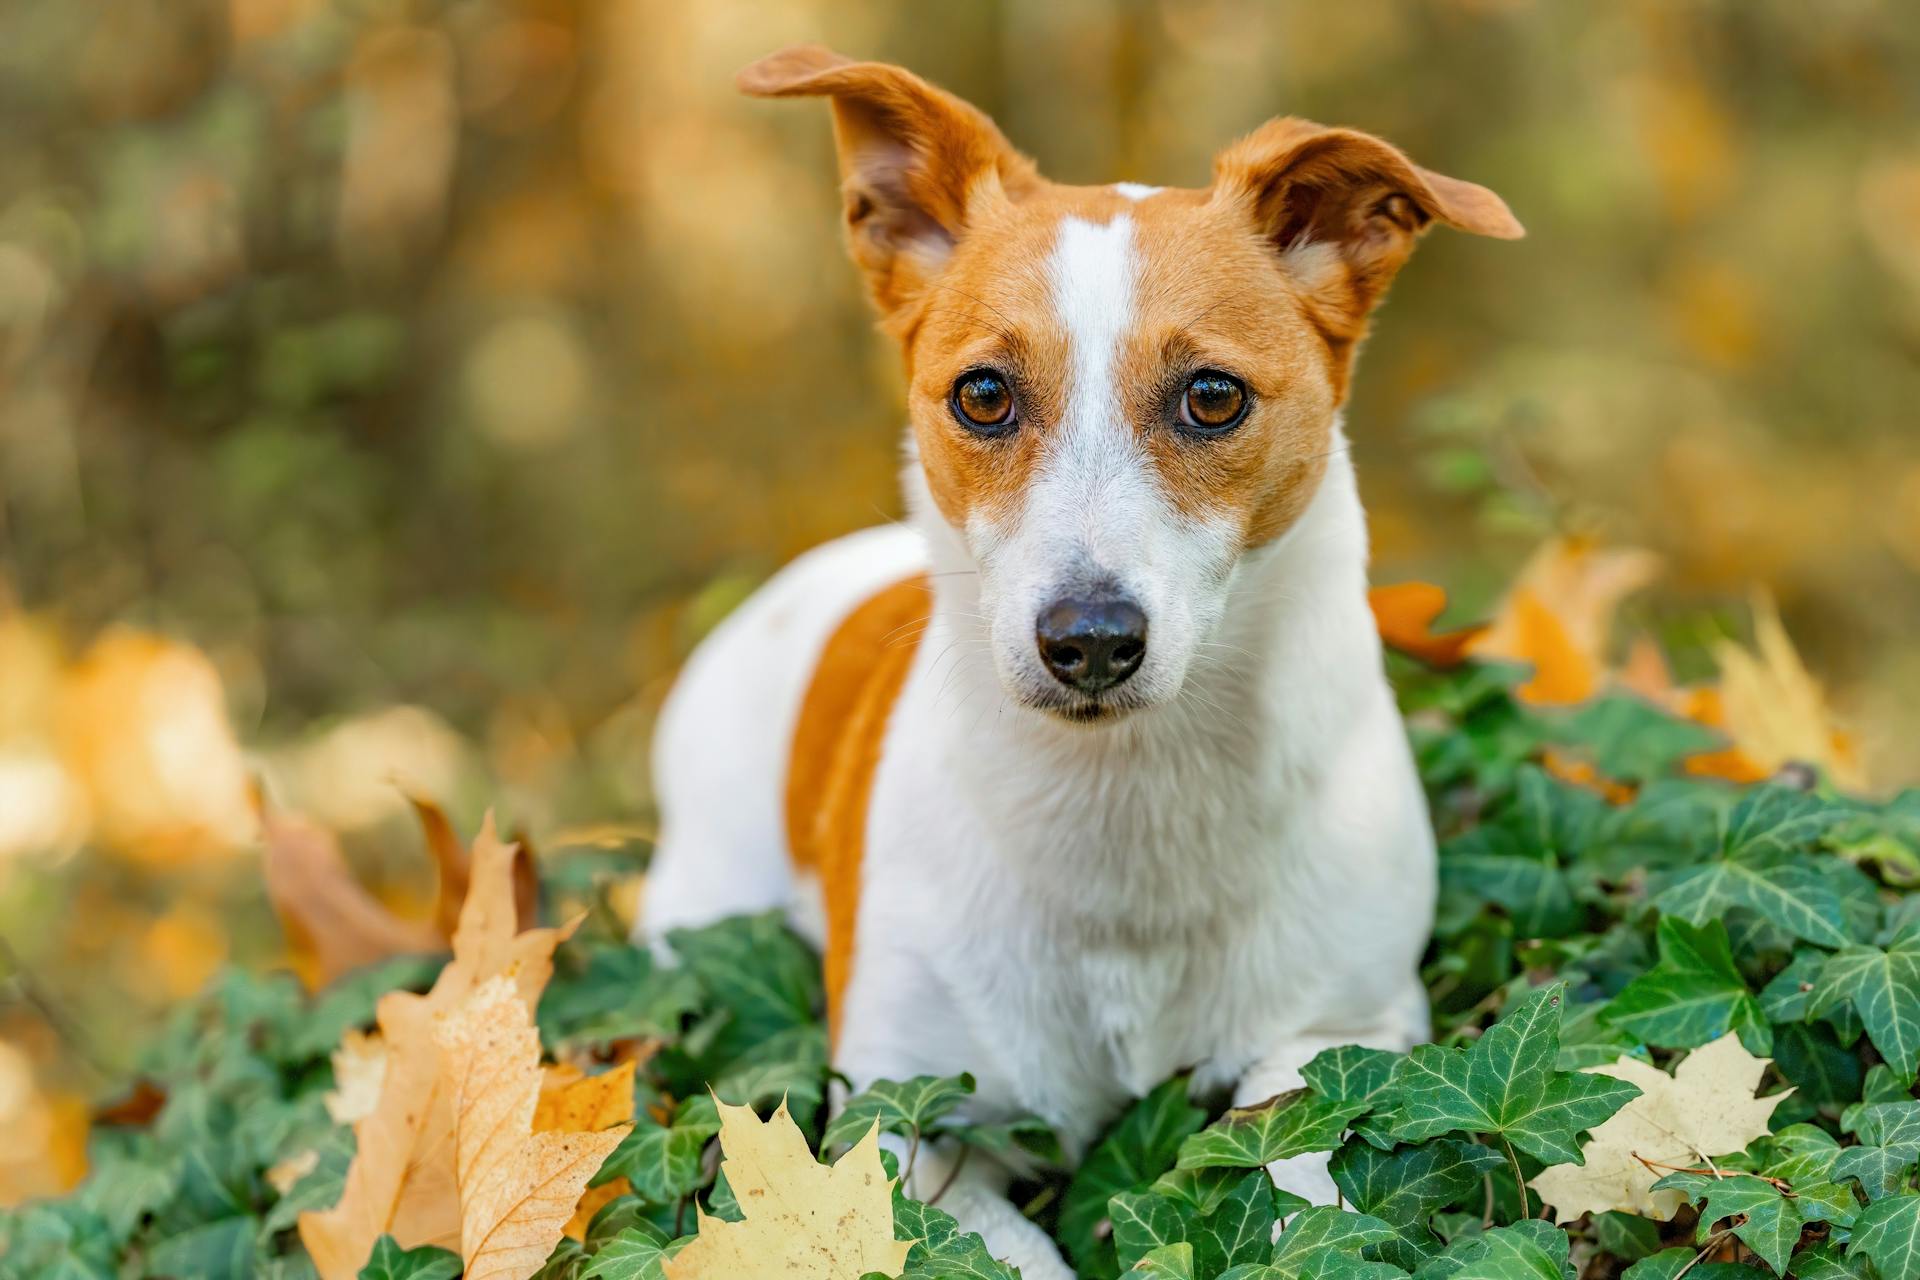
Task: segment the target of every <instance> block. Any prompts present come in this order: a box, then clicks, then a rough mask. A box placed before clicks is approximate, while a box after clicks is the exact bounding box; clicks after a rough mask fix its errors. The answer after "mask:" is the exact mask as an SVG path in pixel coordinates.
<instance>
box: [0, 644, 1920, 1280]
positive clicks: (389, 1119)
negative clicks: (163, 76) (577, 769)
mask: <svg viewBox="0 0 1920 1280" xmlns="http://www.w3.org/2000/svg"><path fill="white" fill-rule="evenodd" d="M1396 661H1398V660H1397V659H1396ZM1397 674H1398V677H1399V685H1400V689H1401V694H1402V700H1403V704H1404V706H1405V708H1406V710H1407V713H1408V717H1409V724H1410V726H1411V728H1412V732H1413V734H1414V737H1415V742H1416V746H1417V749H1418V755H1419V759H1420V763H1421V768H1422V771H1423V774H1424V776H1425V779H1426V782H1427V785H1428V788H1429V794H1430V797H1431V800H1432V803H1433V809H1434V816H1435V820H1436V822H1437V824H1438V826H1439V830H1440V834H1441V837H1442V854H1441V877H1442V901H1441V911H1440V919H1439V924H1438V929H1437V933H1436V937H1435V940H1434V943H1433V946H1432V949H1431V951H1430V952H1429V955H1428V960H1427V968H1426V977H1427V980H1428V984H1429V988H1430V990H1431V993H1432V996H1433V1002H1434V1011H1435V1031H1436V1035H1437V1037H1438V1043H1436V1044H1434V1045H1430V1046H1424V1047H1421V1048H1419V1049H1416V1050H1415V1051H1414V1052H1413V1053H1411V1054H1408V1055H1398V1054H1391V1053H1385V1052H1381V1051H1377V1050H1365V1049H1357V1048H1347V1049H1336V1050H1333V1051H1330V1052H1328V1053H1326V1054H1323V1055H1321V1056H1320V1057H1319V1058H1318V1059H1316V1060H1315V1061H1314V1063H1313V1064H1312V1066H1311V1067H1310V1068H1309V1069H1308V1071H1307V1087H1306V1088H1305V1089H1303V1090H1300V1091H1298V1092H1296V1093H1293V1094H1288V1095H1283V1096H1281V1097H1279V1098H1276V1099H1274V1100H1272V1101H1271V1102H1269V1103H1267V1104H1265V1105H1263V1106H1260V1107H1256V1108H1251V1109H1248V1110H1241V1111H1227V1112H1224V1113H1222V1112H1220V1111H1218V1110H1216V1109H1214V1106H1213V1105H1212V1104H1211V1103H1210V1100H1208V1099H1191V1098H1189V1095H1188V1090H1187V1087H1186V1082H1185V1081H1184V1080H1183V1079H1179V1078H1176V1079H1174V1080H1170V1081H1168V1082H1166V1083H1165V1084H1164V1085H1162V1086H1161V1087H1160V1088H1158V1089H1156V1090H1154V1091H1153V1092H1152V1093H1151V1094H1149V1095H1148V1096H1147V1097H1145V1098H1143V1099H1141V1100H1139V1102H1137V1103H1136V1104H1135V1105H1134V1106H1133V1107H1132V1108H1131V1109H1130V1110H1128V1111H1127V1112H1126V1113H1125V1114H1124V1115H1122V1116H1121V1117H1119V1118H1118V1119H1117V1121H1116V1122H1115V1124H1114V1125H1113V1127H1112V1129H1111V1130H1110V1131H1109V1133H1108V1134H1107V1135H1106V1137H1105V1138H1104V1140H1102V1141H1101V1142H1100V1143H1099V1144H1098V1145H1097V1146H1096V1147H1095V1148H1094V1149H1093V1150H1092V1151H1091V1152H1090V1153H1089V1154H1088V1155H1087V1157H1086V1158H1085V1159H1084V1160H1083V1161H1082V1162H1081V1163H1080V1164H1079V1167H1078V1168H1077V1170H1074V1171H1067V1170H1064V1169H1061V1168H1060V1167H1059V1149H1058V1144H1057V1143H1056V1142H1055V1141H1054V1139H1053V1137H1052V1135H1051V1134H1050V1132H1049V1131H1048V1130H1047V1128H1046V1126H1045V1125H1044V1124H1042V1123H1040V1122H1039V1121H1037V1120H1030V1119H1029V1120H1018V1119H1016V1120H1014V1121H1011V1122H1006V1123H999V1124H991V1125H988V1124H980V1123H974V1122H971V1121H970V1120H969V1119H968V1118H967V1108H966V1105H965V1104H966V1101H967V1097H968V1094H969V1092H970V1091H971V1089H972V1083H971V1081H970V1080H968V1079H966V1078H965V1077H956V1078H953V1079H947V1080H935V1079H918V1080H913V1081H900V1082H888V1083H883V1084H880V1085H877V1086H876V1087H875V1088H873V1089H872V1090H870V1091H869V1092H867V1093H866V1094H864V1095H861V1096H859V1097H857V1098H855V1099H853V1100H852V1102H851V1103H850V1105H849V1106H848V1107H847V1108H846V1109H845V1110H844V1111H843V1112H841V1113H840V1114H839V1115H837V1116H835V1117H832V1118H831V1119H829V1117H828V1116H827V1114H826V1110H825V1107H824V1103H825V1099H826V1097H827V1091H828V1088H829V1083H830V1079H831V1073H830V1071H829V1069H828V1065H827V1041H826V1033H825V1029H824V1025H823V1021H822V993H821V982H820V974H819V966H818V960H817V957H816V956H815V955H814V954H813V953H812V952H811V951H810V950H809V949H808V948H807V946H806V945H805V944H804V943H803V942H802V941H801V940H799V939H798V938H797V937H795V936H794V935H793V934H791V933H790V932H789V931H788V930H787V929H786V928H785V927H784V926H783V925H782V923H781V922H780V921H779V920H778V919H777V918H774V917H757V918H745V919H738V920H732V921H728V922H725V923H722V924H719V925H716V926H713V927H711V928H707V929H703V930H699V931H696V932H690V933H686V934H682V935H679V936H678V937H676V938H675V940H674V941H675V946H676V948H677V951H678V954H679V955H680V957H681V958H682V964H681V965H680V966H679V967H677V968H673V969H670V970H669V969H662V968H659V967H657V966H656V965H655V964H654V963H653V962H652V961H651V959H650V958H649V956H648V955H647V954H646V953H645V952H644V951H641V950H637V949H635V948H633V947H631V946H629V945H627V943H626V942H625V941H624V940H623V937H622V929H621V928H620V926H619V923H618V921H617V918H616V913H615V912H614V911H613V910H612V909H611V907H610V906H609V903H608V900H607V891H608V886H609V885H610V884H612V883H613V882H615V881H616V880H617V878H618V875H619V873H621V872H622V871H626V870H631V868H626V867H622V866H619V865H616V862H615V861H614V860H612V859H609V858H606V857H604V856H598V855H589V854H582V855H579V856H577V857H568V858H562V859H557V860H552V861H549V862H548V863H546V864H545V865H544V867H543V869H542V873H543V876H544V883H543V885H542V886H541V890H542V892H541V895H540V896H541V899H542V902H541V905H540V907H539V908H538V912H537V913H538V914H542V915H544V917H545V922H546V926H545V927H532V926H534V925H535V923H536V922H535V921H534V920H531V919H529V918H528V917H529V916H530V915H534V914H536V908H535V907H534V905H533V903H532V902H531V900H530V895H529V894H528V893H527V891H526V889H527V886H526V884H525V883H524V868H525V865H526V864H525V861H524V860H523V859H522V860H516V859H515V858H514V855H513V853H512V851H511V849H510V847H509V846H507V845H505V844H503V843H501V842H499V841H497V840H495V839H493V837H492V835H491V830H490V829H489V830H488V831H485V832H483V833H482V835H481V837H480V839H479V840H478V841H476V843H475V845H474V849H473V854H472V860H471V865H470V868H467V867H465V866H462V867H461V869H460V877H461V878H462V879H463V881H464V879H465V878H466V877H467V875H468V873H469V870H470V878H471V886H470V887H468V888H466V890H465V899H464V904H463V906H462V908H461V910H460V913H459V916H458V919H457V922H456V921H454V920H452V919H449V920H448V921H447V924H448V925H449V926H450V927H449V928H448V929H447V930H446V932H447V933H449V934H450V936H451V940H452V948H451V950H452V959H451V960H448V959H446V957H444V956H442V957H430V958H418V957H395V958H389V959H384V960H381V961H379V962H377V963H374V964H371V965H368V966H364V967H360V968H357V969H354V970H352V971H351V972H348V973H346V974H345V975H344V976H341V977H339V978H337V979H335V980H333V981H332V982H330V983H329V984H328V985H325V986H324V987H322V988H321V989H320V990H318V991H317V992H309V991H307V990H306V989H305V988H304V987H303V986H302V984H301V983H300V982H299V981H297V980H296V979H295V978H294V977H292V976H291V975H287V974H273V975H258V974H249V973H244V972H238V971H235V972H230V973H228V974H226V975H224V976H223V977H222V978H221V979H220V980H219V981H218V982H217V983H216V984H215V985H214V987H213V988H212V989H211V990H209V991H208V992H207V993H206V995H205V996H204V997H203V998H202V999H200V1000H199V1001H198V1002H196V1003H195V1004H193V1005H192V1006H191V1007H188V1008H185V1009H183V1010H181V1011H180V1013H179V1014H178V1016H177V1018H176V1020H175V1022H174V1024H173V1025H172V1027H171V1028H170V1029H169V1030H168V1032H167V1033H166V1034H165V1035H163V1036H162V1037H161V1038H160V1039H159V1040H158V1041H157V1042H156V1043H154V1044H153V1045H151V1046H150V1047H149V1048H148V1050H147V1052H146V1053H145V1055H144V1058H143V1062H142V1076H141V1081H140V1085H139V1088H138V1089H137V1090H136V1091H135V1093H134V1095H133V1096H132V1097H130V1098H129V1100H128V1103H127V1104H126V1105H125V1106H123V1107H121V1108H117V1109H115V1110H114V1111H112V1112H109V1113H106V1114H104V1115H102V1116H101V1117H99V1118H98V1121H97V1123H96V1127H95V1129H94V1134H93V1138H92V1149H91V1161H92V1169H93V1171H92V1173H91V1176H90V1177H89V1178H88V1180H87V1181H86V1182H85V1183H84V1184H83V1185H82V1186H81V1187H80V1188H79V1190H78V1191H77V1192H76V1193H75V1194H73V1195H72V1196H70V1197H68V1198H66V1199H64V1200H57V1201H46V1202H41V1203H36V1204H31V1205H28V1206H26V1207H23V1208H21V1209H18V1210H15V1211H12V1212H10V1213H8V1214H6V1215H5V1216H4V1217H0V1276H4V1277H9V1278H11V1277H44V1276H57V1277H63V1278H66V1280H106V1278H108V1277H118V1276H161V1277H195V1278H199V1277H248V1276H259V1277H287V1278H291V1277H308V1276H316V1275H317V1276H320V1277H323V1280H336V1277H353V1276H361V1277H374V1278H376V1280H398V1278H399V1277H412V1278H414V1280H424V1278H427V1277H439V1278H442V1280H445V1278H450V1277H453V1276H456V1275H460V1274H462V1273H463V1271H464V1273H465V1274H467V1275H468V1276H473V1277H478V1276H488V1277H522V1278H524V1277H528V1276H534V1275H538V1276H542V1277H549V1278H551V1280H561V1278H563V1277H566V1278H572V1280H589V1278H590V1277H603V1278H619V1277H633V1278H637V1277H647V1278H650V1280H698V1278H700V1277H720V1276H726V1277H740V1276H743V1275H794V1276H820V1277H828V1276H844V1277H846V1280H860V1277H862V1276H863V1275H876V1274H877V1275H881V1276H901V1277H906V1278H907V1280H936V1278H944V1277H970V1278H974V1280H991V1278H999V1280H1010V1278H1011V1277H1012V1276H1013V1275H1014V1272H1013V1271H1012V1270H1011V1269H1009V1268H1007V1267H1005V1266H1003V1265H1002V1264H999V1263H997V1262H995V1261H993V1260H992V1259H991V1258H990V1257H989V1256H988V1255H987V1254H986V1252H985V1250H984V1248H983V1247H982V1246H981V1245H980V1243H979V1241H978V1240H977V1239H976V1238H974V1237H970V1236H967V1235H964V1234H961V1233H960V1232H959V1231H958V1229H957V1227H956V1224H955V1223H954V1221H953V1220H952V1219H951V1218H950V1217H949V1216H948V1215H946V1214H945V1213H944V1212H942V1211H941V1209H940V1208H939V1206H938V1205H937V1204H931V1205H929V1204H922V1203H919V1202H915V1201H911V1200H908V1199H906V1198H904V1197H903V1196H901V1195H900V1194H899V1192H898V1191H895V1190H893V1189H892V1188H891V1186H890V1184H889V1178H890V1177H891V1176H893V1175H895V1174H897V1173H898V1167H897V1162H896V1161H895V1160H894V1157H893V1155H892V1154H891V1153H883V1152H881V1151H880V1150H879V1149H878V1147H877V1145H876V1143H875V1141H874V1136H873V1135H874V1131H875V1130H876V1129H878V1130H881V1131H885V1132H888V1133H893V1134H897V1135H900V1136H901V1137H903V1138H905V1139H906V1140H907V1142H908V1148H909V1150H910V1151H918V1150H920V1149H923V1148H924V1147H925V1146H926V1145H927V1144H929V1143H934V1142H940V1143H950V1144H958V1145H961V1146H967V1147H976V1148H982V1149H984V1150H986V1151H988V1152H990V1153H992V1154H995V1155H1000V1156H1004V1155H1008V1154H1011V1153H1017V1154H1018V1156H1019V1157H1020V1159H1021V1160H1022V1161H1023V1162H1024V1163H1025V1164H1026V1165H1027V1166H1029V1167H1030V1168H1031V1169H1032V1170H1033V1176H1032V1177H1031V1178H1030V1179H1029V1180H1028V1181H1027V1182H1025V1183H1024V1184H1022V1186H1021V1187H1020V1188H1019V1190H1020V1193H1021V1199H1022V1203H1023V1205H1024V1207H1025V1209H1026V1211H1027V1212H1028V1213H1029V1214H1030V1215H1031V1216H1032V1217H1034V1218H1035V1219H1036V1220H1037V1221H1039V1222H1041V1223H1042V1224H1043V1225H1045V1226H1046V1228H1047V1229H1048V1230H1049V1231H1051V1232H1052V1233H1053V1234H1054V1235H1055V1237H1056V1238H1057V1239H1058V1240H1059V1241H1060V1242H1061V1244H1062V1246H1063V1248H1064V1250H1065V1251H1066V1253H1067V1254H1068V1256H1069V1257H1070V1258H1071V1259H1072V1260H1073V1261H1074V1263H1075V1265H1076V1267H1077V1268H1078V1270H1079V1271H1080V1274H1082V1275H1083V1276H1087V1277H1096V1278H1104V1277H1114V1276H1118V1275H1120V1274H1121V1273H1123V1272H1126V1273H1133V1274H1141V1275H1147V1276H1159V1277H1179V1278H1181V1280H1222V1278H1225V1280H1401V1278H1402V1277H1405V1276H1412V1277H1415V1278H1416V1280H1566V1278H1569V1277H1573V1276H1575V1275H1576V1274H1577V1275H1580V1276H1590V1277H1603V1278H1610V1277H1613V1276H1616V1275H1621V1274H1624V1275H1625V1276H1626V1277H1627V1278H1628V1280H1679V1278H1680V1277H1681V1276H1682V1275H1683V1274H1686V1275H1690V1276H1694V1277H1696V1280H1765V1277H1767V1276H1769V1275H1775V1276H1796V1277H1805V1278H1806V1280H1844V1278H1845V1277H1855V1278H1857V1280H1915V1277H1920V1190H1916V1181H1915V1180H1916V1173H1917V1169H1916V1165H1917V1164H1920V1101H1916V1099H1915V1096H1914V1083H1915V1074H1916V1068H1920V896H1917V895H1914V894H1913V893H1912V892H1911V891H1910V890H1911V886H1912V885H1913V884H1914V882H1915V880H1916V878H1917V877H1920V793H1907V794H1905V795H1903V796H1900V797H1898V798H1896V799H1895V800H1893V801H1891V802H1889V803H1886V804H1868V803H1864V802H1860V801H1856V800H1853V799H1849V798H1846V797H1844V796H1842V795H1840V794H1837V793H1835V792H1834V791H1832V790H1831V789H1830V788H1829V787H1828V785H1827V784H1826V783H1825V782H1824V781H1823V780H1822V778H1821V777H1819V776H1818V775H1816V774H1815V773H1814V772H1813V771H1812V770H1788V771H1786V772H1785V773H1784V774H1783V775H1781V776H1780V777H1778V778H1776V779H1775V780H1773V781H1771V782H1767V783H1762V784H1757V785H1748V786H1740V785H1735V784H1732V783H1729V782H1726V781H1723V780H1717V779H1708V778H1702V777H1696V776H1689V774H1688V772H1687V769H1686V768H1685V762H1686V761H1688V760H1698V759H1700V758H1701V753H1703V752H1707V751H1710V750H1712V749H1713V747H1714V745H1715V739H1714V737H1713V735H1712V734H1710V733H1708V732H1707V731H1705V730H1703V729H1702V728H1701V727H1700V726H1699V725H1697V724H1694V723H1690V722H1688V721H1685V720H1680V719H1675V718H1671V717H1669V716H1668V715H1667V714H1666V713H1665V712H1664V711H1661V710H1659V709H1656V708H1655V707H1654V706H1653V705H1652V704H1651V703H1649V702H1645V701H1641V700H1638V699H1636V698H1633V697H1629V696H1627V695H1624V694H1611V695H1605V696H1601V697H1599V698H1598V699H1596V700H1591V701H1588V702H1586V703H1584V704H1583V705H1581V706H1580V707H1578V708H1575V709H1571V710H1552V709H1547V708H1542V707H1538V706H1534V705H1530V704H1529V703H1528V702H1527V701H1526V700H1523V699H1522V698H1520V697H1517V696H1516V689H1517V688H1519V686H1520V682H1521V681H1522V680H1523V679H1524V678H1525V673H1524V672H1522V671H1519V670H1516V669H1513V668H1508V667H1503V666H1499V665H1493V664H1470V665H1465V666H1461V667H1457V668H1455V669H1452V670H1448V671H1435V670H1430V669H1427V668H1424V667H1418V666H1415V665H1413V664H1411V663H1409V664H1407V665H1406V666H1405V668H1404V669H1403V670H1400V671H1399V672H1398V673H1397ZM1543 765H1544V766H1546V767H1543ZM516 866H518V867H520V868H522V872H523V874H522V876H521V883H520V885H519V886H518V890H516V883H515V870H514V869H515V867H516ZM581 913H584V918H583V919H579V920H578V921H577V922H576V923H574V924H572V925H571V927H569V926H568V925H565V924H559V923H558V922H560V921H570V920H573V918H574V917H575V916H577V915H580V914H581ZM1310 1152H1330V1153H1332V1154H1331V1158H1332V1172H1333V1175H1334V1179H1335V1182H1336V1183H1337V1184H1338V1186H1339V1188H1340V1190H1341V1193H1342V1203H1341V1204H1340V1205H1339V1206H1324V1207H1312V1208H1305V1207H1303V1206H1302V1204H1301V1203H1300V1202H1298V1201H1296V1200H1294V1199H1293V1198H1291V1197H1289V1196H1288V1195H1286V1194H1285V1193H1283V1192H1280V1191H1277V1190H1276V1189H1275V1188H1274V1187H1273V1186H1272V1184H1271V1182H1270V1181H1269V1180H1268V1178H1267V1177H1266V1175H1265V1173H1264V1171H1263V1170H1262V1166H1263V1165H1264V1164H1265V1163H1266V1162H1268V1161H1271V1160H1274V1159H1279V1158H1283V1157H1288V1156H1293V1155H1299V1154H1305V1153H1310ZM909 1158H912V1157H911V1156H909ZM936 1199H937V1197H936ZM1281 1222H1284V1223H1285V1227H1284V1230H1282V1231H1280V1232H1279V1234H1278V1236H1277V1238H1276V1237H1275V1234H1274V1227H1275V1224H1277V1223H1281Z"/></svg>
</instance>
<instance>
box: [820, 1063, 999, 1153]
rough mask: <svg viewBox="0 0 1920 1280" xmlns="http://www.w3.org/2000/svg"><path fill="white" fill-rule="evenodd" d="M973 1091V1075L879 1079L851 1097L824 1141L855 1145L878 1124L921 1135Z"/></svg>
mask: <svg viewBox="0 0 1920 1280" xmlns="http://www.w3.org/2000/svg"><path fill="white" fill-rule="evenodd" d="M972 1093H973V1077H972V1076H970V1075H957V1076H915V1077H914V1078H913V1079H911V1080H876V1081H874V1082H873V1083H872V1084H871V1085H869V1086H868V1087H867V1088H865V1089H863V1090H862V1091H861V1092H859V1093H857V1094H855V1095H854V1096H853V1097H851V1098H849V1099H848V1100H847V1104H846V1106H844V1107H842V1108H841V1109H840V1114H839V1115H837V1116H835V1117H834V1118H833V1120H832V1122H831V1123H829V1124H828V1125H827V1132H826V1134H825V1136H823V1137H822V1138H821V1139H820V1141H821V1144H822V1145H823V1146H828V1147H835V1146H851V1145H852V1144H854V1143H856V1142H858V1141H859V1140H860V1139H861V1138H863V1137H865V1136H866V1133H867V1130H869V1129H871V1128H872V1127H873V1126H874V1125H876V1124H878V1125H879V1126H880V1131H881V1132H882V1133H892V1134H898V1135H899V1136H900V1137H903V1138H909V1137H910V1138H917V1137H919V1136H920V1135H921V1134H924V1133H926V1132H927V1131H928V1129H930V1128H931V1127H932V1125H933V1123H934V1121H936V1120H938V1119H940V1118H941V1117H942V1116H944V1115H946V1114H947V1113H948V1112H950V1111H952V1110H953V1109H954V1108H955V1107H957V1106H959V1105H960V1104H961V1103H962V1102H965V1101H966V1100H967V1098H968V1097H970V1096H971V1095H972Z"/></svg>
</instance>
